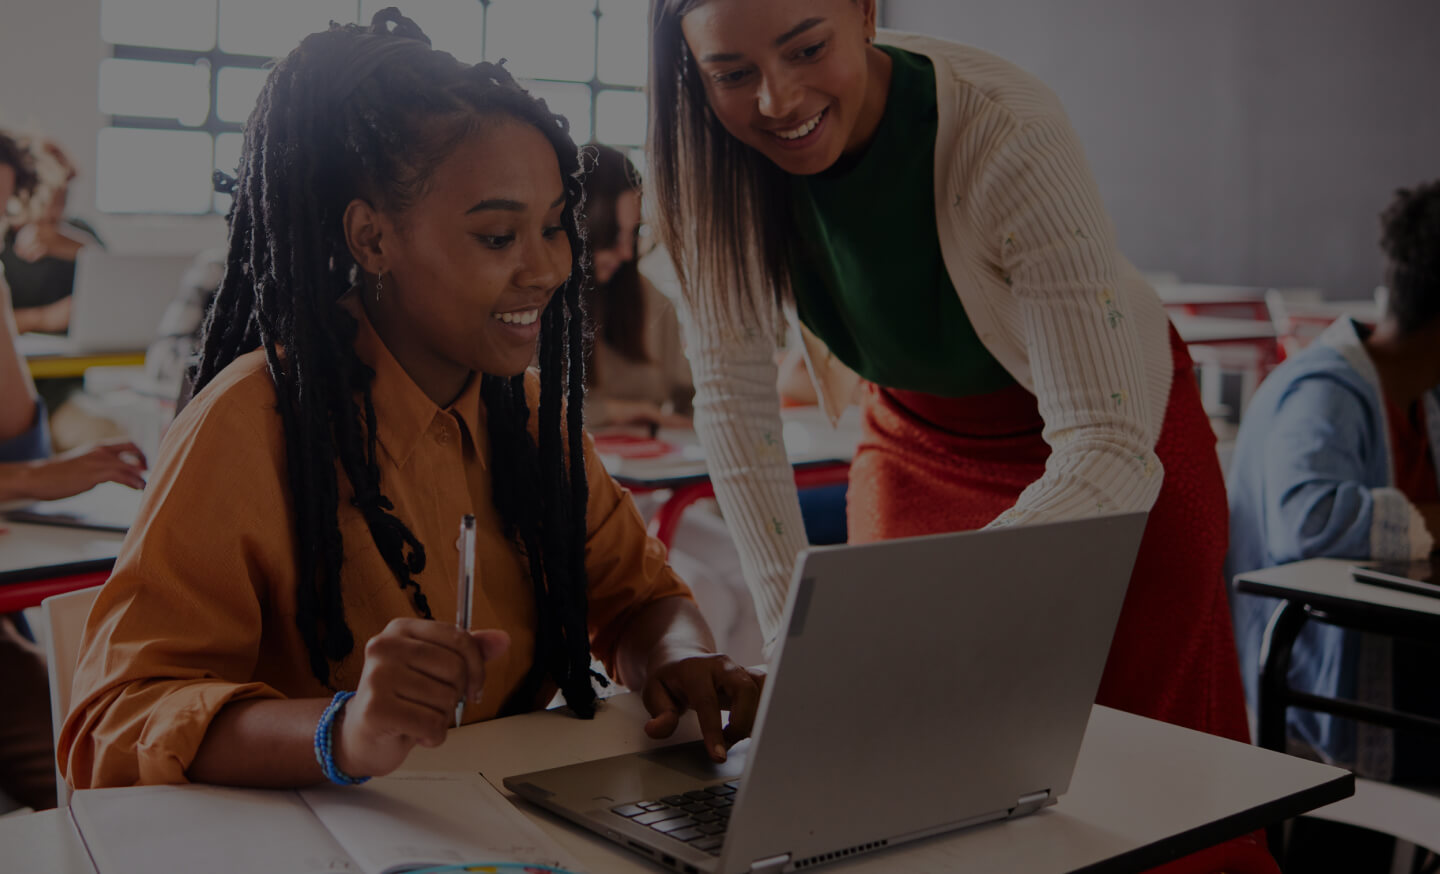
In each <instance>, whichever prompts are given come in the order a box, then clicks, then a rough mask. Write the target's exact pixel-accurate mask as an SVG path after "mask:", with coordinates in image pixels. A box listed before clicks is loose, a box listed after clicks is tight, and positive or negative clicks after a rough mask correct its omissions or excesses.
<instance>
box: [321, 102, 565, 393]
mask: <svg viewBox="0 0 1440 874" xmlns="http://www.w3.org/2000/svg"><path fill="white" fill-rule="evenodd" d="M565 209H567V205H566V202H565V187H564V184H563V183H562V180H561V177H560V163H559V161H558V160H557V158H556V156H555V149H554V148H553V147H552V146H551V145H550V143H549V141H548V140H546V138H545V136H544V135H543V134H542V133H541V132H540V131H538V130H536V129H535V128H534V127H532V126H530V125H529V124H526V123H524V122H520V121H516V120H514V119H512V118H510V117H508V116H497V117H495V118H492V119H488V120H487V121H486V122H485V123H484V124H483V125H482V126H481V127H480V128H479V129H478V130H476V131H474V132H473V133H471V134H469V135H468V136H466V137H465V138H464V139H463V140H462V141H461V142H460V144H459V145H458V146H456V147H455V149H454V150H453V151H452V152H451V153H450V154H449V156H447V157H446V158H445V159H444V160H442V161H441V162H440V164H439V165H438V166H437V168H436V170H435V172H434V174H433V176H432V177H431V178H430V179H429V181H428V184H427V186H426V189H425V192H424V194H423V195H422V196H421V197H420V198H419V199H417V200H416V201H415V202H414V203H413V204H411V205H410V206H409V208H408V209H406V210H405V211H404V213H403V214H400V215H392V214H390V213H387V212H384V211H381V210H377V209H375V208H373V207H372V206H370V205H369V204H368V203H366V202H364V201H361V200H356V201H353V202H352V203H351V204H350V206H349V208H348V209H347V210H346V214H345V224H346V235H347V239H348V240H349V242H350V249H351V252H352V253H353V254H354V255H355V259H356V261H357V263H359V264H360V266H361V269H363V270H364V271H365V272H366V273H367V274H368V275H369V277H368V280H367V289H366V291H365V293H364V295H363V296H362V300H363V302H364V306H365V311H366V314H367V315H368V316H369V318H370V321H371V323H372V324H373V325H374V326H375V330H376V332H377V333H378V334H379V335H380V338H381V339H382V340H384V341H385V346H386V348H387V349H389V351H390V353H391V354H392V355H394V356H395V359H396V361H398V362H399V363H400V365H401V366H402V367H403V368H404V369H405V372H406V373H408V374H409V375H410V378H411V379H413V380H414V381H415V383H416V384H417V385H418V386H420V388H421V389H422V390H424V391H425V393H426V394H427V395H429V396H430V398H431V399H432V400H434V401H435V402H436V404H438V405H440V406H442V407H443V406H447V405H448V404H449V402H450V401H451V400H453V399H454V398H455V397H456V396H457V395H458V394H459V393H460V392H461V390H462V389H463V388H464V387H465V384H466V383H467V382H468V381H469V379H470V377H471V375H472V374H473V373H476V372H480V373H489V374H494V375H496V376H515V375H517V374H519V373H522V372H524V370H525V368H526V367H528V366H529V365H530V363H531V361H533V360H534V357H535V345H536V341H537V340H538V338H539V336H540V324H541V318H540V317H541V314H542V313H543V312H544V310H545V308H546V306H547V305H548V304H549V303H550V301H551V300H552V298H553V296H554V293H555V291H556V290H557V289H558V288H559V287H560V286H561V285H562V284H563V283H564V282H565V280H566V279H567V278H568V277H569V275H570V267H571V253H570V238H569V235H568V234H567V233H566V231H565V228H564V227H563V225H562V223H561V222H562V215H563V212H564V210H565ZM377 276H380V277H383V278H382V280H381V288H380V289H379V291H378V293H377V291H376V288H375V277H377Z"/></svg>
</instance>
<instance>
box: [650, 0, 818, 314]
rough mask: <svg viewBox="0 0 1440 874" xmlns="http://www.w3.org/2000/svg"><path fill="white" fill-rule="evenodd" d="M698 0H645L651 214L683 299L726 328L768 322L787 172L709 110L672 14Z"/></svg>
mask: <svg viewBox="0 0 1440 874" xmlns="http://www.w3.org/2000/svg"><path fill="white" fill-rule="evenodd" d="M706 2H707V0H651V4H650V47H651V52H650V143H649V146H648V149H647V151H648V154H649V162H650V185H649V186H647V189H648V196H649V197H650V199H651V200H652V201H653V209H652V210H651V211H650V212H651V214H652V215H656V216H658V217H659V222H658V225H659V232H660V240H661V242H662V243H664V245H665V247H666V248H667V249H668V250H669V251H670V257H671V258H672V259H673V260H674V262H675V270H676V272H677V273H678V274H679V277H680V287H681V289H682V290H683V291H684V294H685V302H686V304H687V305H688V307H689V308H690V309H691V310H692V311H702V310H703V311H708V312H710V313H712V314H714V315H715V316H716V317H717V318H716V319H714V320H712V323H714V324H717V326H718V327H719V328H720V329H721V330H723V331H725V332H727V333H729V332H744V331H746V330H757V329H759V330H770V329H772V327H773V322H774V316H775V312H776V306H777V304H779V303H780V302H781V301H783V300H784V299H785V298H786V296H787V295H788V294H789V284H790V283H789V279H790V250H789V247H788V245H787V243H786V241H787V240H788V239H789V236H790V223H791V220H790V198H789V191H790V182H789V179H788V177H787V175H786V174H785V172H784V171H783V170H781V169H780V168H778V167H776V166H775V165H774V164H773V163H771V162H770V160H769V159H767V158H766V157H765V156H763V155H761V154H760V153H759V152H757V151H755V150H754V149H751V148H750V147H749V146H747V145H745V144H744V143H741V142H740V141H739V140H737V139H735V138H734V137H733V136H731V135H730V134H729V132H727V131H726V130H725V128H724V127H723V126H721V124H720V121H719V119H717V118H716V117H715V114H714V113H713V112H711V111H710V107H709V104H708V101H707V100H706V98H705V85H704V83H703V82H701V81H700V73H699V70H698V69H697V68H696V66H695V58H694V57H693V56H692V55H691V54H690V48H689V46H688V45H687V44H686V42H685V35H684V34H683V33H682V32H681V30H680V21H681V19H682V18H684V17H685V15H686V13H688V12H690V11H691V10H692V9H695V8H697V7H699V6H701V5H703V4H704V3H706Z"/></svg>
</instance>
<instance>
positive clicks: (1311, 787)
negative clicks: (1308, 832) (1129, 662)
mask: <svg viewBox="0 0 1440 874" xmlns="http://www.w3.org/2000/svg"><path fill="white" fill-rule="evenodd" d="M643 719H644V713H643V708H642V705H641V704H640V701H639V696H636V695H628V694H625V695H619V696H617V697H615V698H612V699H609V701H608V702H607V703H606V704H605V705H604V706H603V707H602V709H601V711H600V713H599V714H598V715H597V717H596V718H595V719H594V720H593V721H582V720H578V719H575V718H574V717H571V716H568V715H566V714H564V713H561V712H558V711H546V712H540V713H531V714H526V715H524V716H517V717H511V718H509V719H502V720H496V721H494V722H488V723H480V724H477V725H470V726H466V727H465V728H462V729H458V730H456V731H454V732H452V733H451V735H450V737H449V739H448V740H447V741H446V743H445V745H444V746H442V747H439V748H437V749H433V750H427V749H423V748H418V747H417V748H416V750H415V751H414V752H413V753H412V754H411V756H410V758H409V760H408V761H406V763H405V768H406V769H407V770H421V771H425V770H430V771H442V770H443V771H472V772H473V771H479V772H481V773H483V774H484V775H485V777H486V778H487V779H488V780H489V781H490V782H491V783H493V784H494V785H495V786H496V787H497V788H499V789H501V791H505V790H504V787H503V785H502V783H501V781H502V780H503V779H504V778H505V777H506V776H510V775H513V774H520V773H525V772H527V771H532V770H536V769H540V768H546V767H553V766H558V765H563V764H571V763H575V762H582V761H588V760H590V759H595V758H601V757H604V756H612V755H618V754H621V753H624V752H633V751H636V750H641V749H645V748H650V747H654V746H658V745H660V743H661V742H656V741H653V740H651V739H649V738H648V737H646V736H645V735H644V733H643V732H642V731H641V729H640V725H641V722H642V720H643ZM697 737H698V732H697V731H696V730H695V728H694V724H693V720H687V722H686V723H685V725H684V727H682V729H681V730H680V731H679V732H678V733H677V735H676V737H675V738H672V739H671V740H669V741H665V742H663V743H673V742H676V741H677V740H694V739H696V738H697ZM1348 781H1349V775H1348V773H1347V772H1344V771H1341V770H1339V769H1337V768H1331V767H1328V766H1325V765H1319V764H1315V763H1314V762H1309V761H1305V760H1303V759H1298V758H1293V757H1290V756H1285V755H1281V754H1279V753H1272V752H1267V751H1265V750H1261V749H1258V748H1256V747H1252V746H1246V745H1244V744H1238V743H1235V742H1232V741H1227V740H1222V739H1220V738H1216V737H1211V736H1210V735H1205V734H1200V733H1198V732H1194V731H1189V730H1187V729H1182V728H1176V727H1174V726H1171V725H1166V724H1164V723H1160V722H1155V721H1153V720H1149V719H1143V718H1141V717H1138V716H1131V715H1129V714H1125V713H1121V712H1120V711H1117V710H1111V709H1109V708H1105V707H1096V708H1095V710H1094V712H1093V713H1092V715H1091V718H1090V726H1089V730H1088V732H1087V733H1086V736H1085V742H1084V744H1083V745H1082V747H1081V750H1080V759H1079V763H1078V764H1077V766H1076V769H1075V776H1074V779H1073V780H1072V782H1071V786H1070V792H1069V793H1068V794H1066V795H1065V796H1064V797H1062V798H1061V800H1060V803H1059V804H1057V805H1056V806H1054V807H1051V808H1048V809H1046V810H1043V811H1041V812H1040V813H1037V814H1034V815H1032V816H1028V817H1024V818H1021V819H1018V820H1014V821H1010V822H1004V823H996V824H991V825H987V826H981V827H979V828H973V829H968V830H966V831H962V832H956V833H953V834H950V835H946V836H942V837H939V838H933V839H930V840H928V841H923V842H920V843H917V844H912V845H909V846H906V847H902V848H897V849H895V850H890V851H885V852H881V853H876V854H874V855H870V856H866V857H863V858H859V859H855V860H852V861H849V862H844V863H837V864H835V865H834V867H833V868H828V867H827V870H835V871H842V870H844V871H855V872H862V871H893V870H896V869H897V866H898V867H899V868H900V869H903V870H907V871H911V870H913V871H947V872H955V874H966V872H977V874H978V872H994V871H1025V872H1030V874H1059V872H1070V871H1075V870H1078V869H1082V868H1087V867H1090V866H1096V865H1102V867H1101V868H1097V869H1095V870H1108V871H1136V870H1141V869H1143V868H1146V867H1150V866H1152V865H1154V864H1156V863H1158V862H1159V861H1163V858H1168V857H1169V856H1168V855H1165V856H1164V857H1161V856H1157V855H1156V852H1161V853H1164V852H1165V848H1164V847H1159V848H1158V849H1157V845H1158V844H1161V843H1162V842H1166V841H1171V840H1173V839H1175V838H1176V836H1178V835H1182V834H1184V833H1187V832H1194V831H1195V830H1197V829H1200V830H1204V829H1212V830H1213V827H1214V826H1215V824H1216V823H1217V822H1219V821H1220V820H1224V819H1227V818H1230V817H1237V818H1239V819H1243V820H1244V821H1243V822H1239V823H1237V824H1233V825H1231V826H1229V827H1228V828H1222V831H1223V833H1224V834H1226V835H1233V834H1234V833H1235V832H1236V831H1237V830H1244V831H1248V830H1251V829H1253V828H1257V827H1259V826H1260V825H1262V824H1263V823H1266V822H1271V821H1274V820H1278V819H1279V818H1282V817H1287V816H1290V815H1293V814H1295V813H1297V812H1299V811H1300V810H1301V809H1305V808H1307V807H1313V806H1317V805H1319V804H1323V803H1325V802H1327V801H1330V800H1333V799H1334V798H1335V797H1337V796H1338V795H1340V794H1343V788H1344V786H1346V785H1348ZM507 794H508V793H507ZM520 807H521V809H522V810H523V811H525V813H526V815H527V816H529V817H530V818H531V819H532V820H534V821H535V822H536V823H537V824H538V825H539V826H540V828H541V829H542V830H543V831H545V832H546V833H547V834H548V835H549V836H550V837H552V838H553V839H555V840H556V841H557V842H559V843H560V844H561V845H562V846H563V847H564V848H565V849H566V850H568V851H570V852H571V853H572V854H573V855H574V856H575V857H576V858H577V859H580V860H581V861H582V862H583V864H584V868H585V870H586V871H588V872H591V874H618V872H653V871H657V870H659V869H658V868H655V867H653V866H652V865H651V864H650V863H647V862H645V861H643V860H642V859H641V858H640V857H638V856H635V855H633V854H631V853H629V852H627V851H625V850H622V849H621V848H619V847H617V846H614V845H613V844H610V843H609V842H607V841H604V840H602V839H601V838H599V837H594V836H592V835H591V834H590V833H589V832H586V831H583V830H580V829H578V828H576V827H574V826H571V825H569V824H568V823H565V822H564V821H562V820H560V819H559V818H558V817H554V816H551V815H550V814H548V813H545V812H544V811H541V810H539V809H537V808H534V807H531V806H529V805H527V804H523V803H522V804H521V805H520ZM1232 822H1233V821H1232ZM1212 834H1213V831H1212ZM1171 846H1173V844H1172V845H1171ZM1147 848H1148V850H1147ZM0 859H3V860H4V865H5V870H6V871H14V872H17V874H29V872H32V871H33V872H47V874H48V872H57V871H78V872H89V871H91V870H92V869H91V868H90V866H89V863H88V861H87V860H86V857H85V855H84V850H83V846H82V844H81V843H80V841H79V839H78V838H77V837H76V835H75V834H74V832H73V830H72V829H71V827H70V824H69V818H68V816H66V815H65V814H63V813H55V812H47V813H40V814H31V815H28V816H17V817H10V818H6V819H0ZM102 874H103V872H102Z"/></svg>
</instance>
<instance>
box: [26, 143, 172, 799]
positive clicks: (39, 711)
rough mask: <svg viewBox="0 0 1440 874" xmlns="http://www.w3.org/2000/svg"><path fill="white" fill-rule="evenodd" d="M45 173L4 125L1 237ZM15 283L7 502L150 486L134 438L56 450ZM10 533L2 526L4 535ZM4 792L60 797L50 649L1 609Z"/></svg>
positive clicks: (28, 797) (33, 797)
mask: <svg viewBox="0 0 1440 874" xmlns="http://www.w3.org/2000/svg"><path fill="white" fill-rule="evenodd" d="M37 188H39V177H38V176H37V174H36V172H35V163H34V160H33V158H32V156H31V155H30V154H29V151H28V150H27V149H26V148H24V146H22V145H21V144H20V143H18V142H17V141H16V139H15V138H14V137H11V136H9V135H8V134H6V133H5V132H4V131H0V239H9V234H8V233H5V231H6V228H5V227H4V225H6V224H8V222H6V221H5V219H7V218H9V217H12V216H13V217H16V218H18V219H19V220H22V221H23V220H24V219H25V218H26V217H27V211H28V210H29V209H30V208H31V207H32V203H31V200H32V197H31V196H32V194H33V193H34V192H35V191H36V190H37ZM15 322H16V319H15V313H14V311H13V310H12V308H11V299H10V286H9V285H8V283H7V282H6V280H5V271H4V269H3V268H0V505H4V504H6V503H9V502H14V501H22V500H25V501H28V500H36V499H50V498H64V497H69V496H70V495H75V494H79V493H80V492H84V491H88V490H89V489H91V488H93V487H94V486H96V485H98V484H99V483H102V482H109V481H114V482H120V483H124V484H126V485H129V486H132V487H134V488H141V487H143V486H144V484H145V481H144V479H143V471H144V469H145V459H144V456H143V455H142V454H141V452H140V450H139V448H138V447H136V446H135V445H134V444H133V443H129V442H117V443H108V444H101V445H98V446H93V447H86V448H83V449H79V450H76V451H74V452H69V453H66V454H64V455H61V456H59V457H56V458H51V457H50V430H49V425H48V417H47V415H46V411H45V404H44V402H42V401H41V400H40V398H39V396H38V395H37V393H36V391H35V383H34V381H33V380H32V379H31V378H30V371H29V368H28V367H27V366H26V364H25V359H24V357H23V356H22V355H21V354H20V353H19V351H18V349H17V348H16V345H15V338H16V335H17V333H18V330H17V326H16V323H15ZM7 536H14V535H13V534H12V535H6V534H4V533H0V544H3V543H4V539H5V538H6V537H7ZM0 689H4V690H5V696H4V698H3V703H0V792H3V793H4V794H5V795H8V796H9V797H10V798H12V799H14V800H15V801H18V802H19V803H21V804H23V805H25V806H27V807H32V808H35V809H36V810H43V809H45V808H48V807H54V806H55V764H54V762H55V753H54V747H53V746H52V743H51V731H50V692H49V683H48V680H47V678H46V672H45V658H44V656H43V655H42V654H41V652H40V649H39V647H37V646H36V645H35V642H34V641H33V640H32V639H31V637H30V635H29V630H28V629H27V628H26V627H25V624H24V621H23V620H22V619H21V618H20V617H19V616H14V615H10V616H7V615H0Z"/></svg>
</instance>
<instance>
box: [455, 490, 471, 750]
mask: <svg viewBox="0 0 1440 874" xmlns="http://www.w3.org/2000/svg"><path fill="white" fill-rule="evenodd" d="M455 548H456V549H457V550H459V552H460V562H459V565H460V581H459V584H458V585H457V586H456V587H455V627H456V628H458V629H460V630H461V631H468V630H469V629H470V605H471V604H472V603H474V601H475V517H474V516H471V515H469V514H468V513H467V514H466V515H464V516H461V517H460V538H459V539H458V540H456V541H455ZM464 716H465V699H464V698H463V697H462V698H461V699H460V700H459V701H457V702H455V727H456V728H459V727H460V720H461V719H463V718H464Z"/></svg>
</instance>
